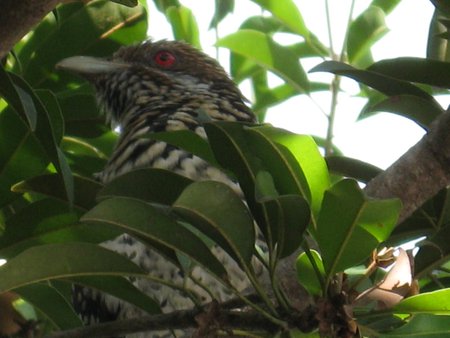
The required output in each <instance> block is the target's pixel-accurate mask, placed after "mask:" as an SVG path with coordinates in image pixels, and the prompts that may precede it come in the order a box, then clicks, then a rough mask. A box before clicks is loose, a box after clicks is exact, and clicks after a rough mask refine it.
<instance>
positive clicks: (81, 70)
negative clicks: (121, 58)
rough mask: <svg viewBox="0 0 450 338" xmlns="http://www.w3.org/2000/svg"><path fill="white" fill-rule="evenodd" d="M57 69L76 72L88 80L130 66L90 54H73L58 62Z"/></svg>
mask: <svg viewBox="0 0 450 338" xmlns="http://www.w3.org/2000/svg"><path fill="white" fill-rule="evenodd" d="M55 67H56V69H62V70H66V71H69V72H72V73H75V74H77V75H79V76H82V77H84V78H86V79H87V80H92V79H95V78H96V77H97V76H98V75H102V74H106V73H110V72H113V71H116V70H120V69H124V68H127V67H129V65H128V64H126V63H120V62H114V61H108V60H105V59H99V58H94V57H90V56H72V57H69V58H67V59H63V60H61V61H60V62H58V63H57V64H56V66H55Z"/></svg>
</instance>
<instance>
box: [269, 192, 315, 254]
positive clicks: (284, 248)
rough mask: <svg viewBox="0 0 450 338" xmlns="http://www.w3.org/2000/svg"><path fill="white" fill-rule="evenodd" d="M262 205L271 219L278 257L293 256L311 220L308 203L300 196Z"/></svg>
mask: <svg viewBox="0 0 450 338" xmlns="http://www.w3.org/2000/svg"><path fill="white" fill-rule="evenodd" d="M261 203H262V204H263V205H264V207H265V210H266V213H267V216H268V219H269V224H270V227H271V234H272V243H273V244H275V243H276V244H277V246H276V248H277V257H280V258H283V257H287V256H289V255H291V254H292V253H293V252H295V251H296V250H297V249H298V248H299V246H300V244H301V242H302V241H303V234H304V232H305V231H306V229H307V227H308V225H309V222H310V219H311V211H310V209H309V205H308V203H307V202H306V200H305V199H304V198H302V197H301V196H299V195H282V196H278V197H274V198H271V199H265V200H263V201H262V202H261Z"/></svg>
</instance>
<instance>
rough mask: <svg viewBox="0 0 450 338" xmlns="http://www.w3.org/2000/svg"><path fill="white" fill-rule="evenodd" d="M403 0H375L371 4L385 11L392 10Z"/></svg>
mask: <svg viewBox="0 0 450 338" xmlns="http://www.w3.org/2000/svg"><path fill="white" fill-rule="evenodd" d="M400 2H401V0H373V1H372V3H371V4H370V6H376V7H380V8H381V9H382V10H383V12H384V13H386V14H389V13H390V12H392V11H393V10H394V9H395V8H396V7H397V5H398V4H399V3H400Z"/></svg>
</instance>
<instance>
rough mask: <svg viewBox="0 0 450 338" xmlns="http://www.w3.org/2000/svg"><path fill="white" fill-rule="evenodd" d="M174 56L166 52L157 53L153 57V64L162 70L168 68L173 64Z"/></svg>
mask: <svg viewBox="0 0 450 338" xmlns="http://www.w3.org/2000/svg"><path fill="white" fill-rule="evenodd" d="M175 60H176V59H175V55H173V54H172V53H171V52H168V51H166V50H162V51H159V52H158V53H156V55H155V62H156V63H157V64H158V65H159V66H161V67H164V68H167V67H170V66H172V65H173V64H174V63H175Z"/></svg>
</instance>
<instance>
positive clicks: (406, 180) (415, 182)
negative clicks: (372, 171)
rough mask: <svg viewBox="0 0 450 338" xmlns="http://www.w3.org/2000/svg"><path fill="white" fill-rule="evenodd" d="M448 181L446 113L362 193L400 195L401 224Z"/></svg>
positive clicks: (449, 150) (448, 122)
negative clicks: (401, 206) (401, 204)
mask: <svg viewBox="0 0 450 338" xmlns="http://www.w3.org/2000/svg"><path fill="white" fill-rule="evenodd" d="M449 184H450V112H446V113H444V114H442V115H441V116H440V117H439V118H437V119H436V120H435V121H434V122H433V123H432V124H431V127H430V130H429V131H428V133H427V134H426V135H425V136H424V137H423V138H422V139H421V140H420V141H419V142H418V143H417V144H416V145H415V146H413V147H412V148H411V149H410V150H408V151H407V152H406V153H405V154H404V155H403V156H402V157H400V159H398V160H397V161H396V162H395V163H394V164H393V165H392V166H391V167H389V168H388V169H386V171H384V172H383V173H381V174H380V175H378V176H377V177H375V178H374V179H373V180H371V181H370V182H369V183H368V184H367V186H366V188H365V192H366V194H367V195H368V196H370V197H376V198H392V197H397V198H399V199H400V200H401V201H402V203H403V208H402V211H401V213H400V218H399V221H398V222H399V223H400V222H402V221H404V220H405V219H406V218H407V217H408V216H410V215H411V214H412V213H413V212H414V211H415V210H417V209H418V208H419V207H421V206H422V205H423V204H424V203H425V202H426V201H427V200H429V199H430V198H432V197H433V196H434V195H436V194H437V193H438V192H439V190H441V189H444V188H446V187H447V186H448V185H449Z"/></svg>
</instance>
